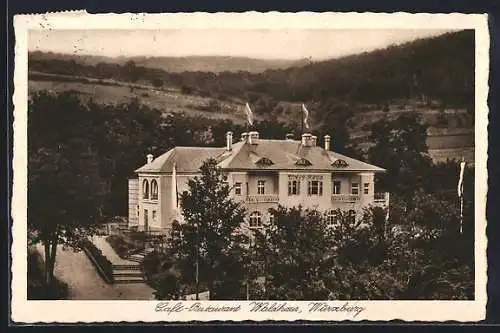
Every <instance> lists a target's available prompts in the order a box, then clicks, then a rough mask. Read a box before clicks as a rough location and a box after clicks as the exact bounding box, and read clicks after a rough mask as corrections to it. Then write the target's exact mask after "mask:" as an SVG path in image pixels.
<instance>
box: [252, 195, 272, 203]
mask: <svg viewBox="0 0 500 333" xmlns="http://www.w3.org/2000/svg"><path fill="white" fill-rule="evenodd" d="M278 201H279V196H278V195H277V194H267V195H249V196H247V197H246V198H245V202H246V203H266V202H271V203H275V202H278Z"/></svg>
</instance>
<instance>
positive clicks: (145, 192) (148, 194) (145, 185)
mask: <svg viewBox="0 0 500 333" xmlns="http://www.w3.org/2000/svg"><path fill="white" fill-rule="evenodd" d="M149 184H150V183H149V182H148V180H147V179H144V181H143V182H142V197H143V199H151V200H158V183H157V182H156V180H154V179H153V180H152V181H151V189H150V185H149ZM150 190H151V191H150Z"/></svg>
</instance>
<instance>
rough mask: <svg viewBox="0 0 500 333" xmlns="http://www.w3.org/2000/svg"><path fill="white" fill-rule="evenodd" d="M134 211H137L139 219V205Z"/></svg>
mask: <svg viewBox="0 0 500 333" xmlns="http://www.w3.org/2000/svg"><path fill="white" fill-rule="evenodd" d="M136 211H137V217H139V205H137V208H136Z"/></svg>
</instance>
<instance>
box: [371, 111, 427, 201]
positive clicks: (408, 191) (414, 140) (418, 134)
mask: <svg viewBox="0 0 500 333" xmlns="http://www.w3.org/2000/svg"><path fill="white" fill-rule="evenodd" d="M370 138H371V140H372V141H373V142H374V143H375V145H374V146H372V147H370V149H369V150H368V156H369V160H370V162H371V163H373V164H375V165H379V166H381V167H383V168H385V169H387V172H386V174H384V175H383V176H381V177H380V178H379V179H378V180H379V183H378V184H377V186H380V187H379V188H380V189H381V190H385V191H390V192H394V193H397V194H400V195H402V196H403V197H404V198H405V200H406V202H407V204H409V203H410V202H411V198H412V197H413V194H414V193H415V191H416V189H417V188H420V187H422V184H423V181H424V179H423V174H424V173H423V171H425V170H426V169H427V168H428V167H429V166H430V164H431V159H430V157H429V155H428V147H427V143H426V139H427V126H426V125H424V124H421V123H420V119H419V117H418V115H417V114H415V113H409V114H403V115H401V116H399V117H398V118H397V119H395V120H392V121H389V120H387V119H382V120H379V121H377V122H376V123H374V124H373V125H372V131H371V137H370Z"/></svg>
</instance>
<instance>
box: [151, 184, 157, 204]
mask: <svg viewBox="0 0 500 333" xmlns="http://www.w3.org/2000/svg"><path fill="white" fill-rule="evenodd" d="M151 200H158V183H157V182H156V180H154V179H153V180H152V181H151Z"/></svg>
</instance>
